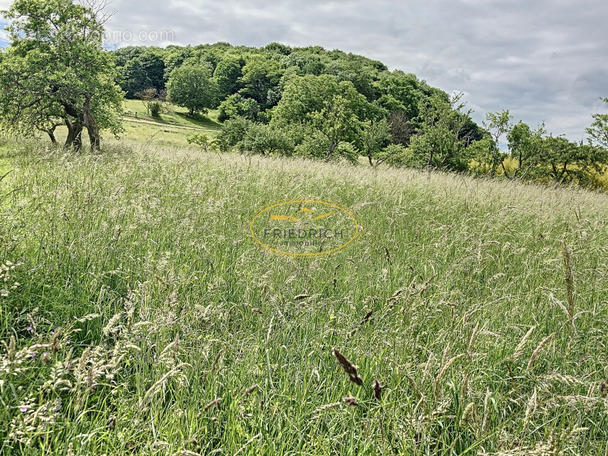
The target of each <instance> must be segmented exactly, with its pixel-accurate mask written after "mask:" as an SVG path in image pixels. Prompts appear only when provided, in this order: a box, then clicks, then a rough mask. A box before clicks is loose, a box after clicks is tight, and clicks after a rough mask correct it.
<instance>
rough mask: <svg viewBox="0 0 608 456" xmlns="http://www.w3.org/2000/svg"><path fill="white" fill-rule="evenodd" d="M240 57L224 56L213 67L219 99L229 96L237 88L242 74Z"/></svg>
mask: <svg viewBox="0 0 608 456" xmlns="http://www.w3.org/2000/svg"><path fill="white" fill-rule="evenodd" d="M242 66H243V62H242V59H241V58H239V57H237V56H234V55H228V56H226V57H224V58H223V59H222V60H220V62H219V63H218V64H217V66H216V67H215V71H214V72H213V77H214V79H215V80H216V82H217V87H218V95H219V98H220V99H224V98H226V97H229V96H230V95H231V94H234V93H235V92H236V91H237V90H238V89H239V78H240V77H241V76H242V71H241V68H242Z"/></svg>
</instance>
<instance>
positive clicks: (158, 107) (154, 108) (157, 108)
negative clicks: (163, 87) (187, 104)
mask: <svg viewBox="0 0 608 456" xmlns="http://www.w3.org/2000/svg"><path fill="white" fill-rule="evenodd" d="M149 109H150V115H151V116H152V117H155V118H160V112H161V111H162V109H163V105H162V103H161V102H160V101H153V102H151V103H150V106H149Z"/></svg>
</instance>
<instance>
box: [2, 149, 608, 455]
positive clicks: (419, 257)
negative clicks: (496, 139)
mask: <svg viewBox="0 0 608 456" xmlns="http://www.w3.org/2000/svg"><path fill="white" fill-rule="evenodd" d="M109 149H112V150H108V151H107V152H106V154H105V155H103V156H91V155H82V156H70V155H64V154H62V153H52V152H51V153H48V152H42V151H41V148H38V147H36V146H32V145H29V144H27V143H25V144H21V145H16V144H13V143H10V144H8V145H5V147H4V149H3V150H2V154H1V155H0V160H4V161H2V162H0V163H10V166H11V168H12V169H14V172H13V173H12V174H11V175H10V177H8V178H7V180H5V181H4V182H2V183H0V191H1V193H2V194H5V193H7V192H9V191H10V190H12V189H17V190H16V191H15V192H14V193H11V194H10V196H8V197H7V198H6V199H5V204H3V206H2V207H3V209H2V212H3V213H2V225H0V238H1V239H2V252H1V253H0V255H1V258H0V260H11V261H13V262H17V261H21V262H22V263H23V265H21V266H19V267H17V268H16V269H15V270H14V271H11V272H10V274H11V279H10V280H9V281H8V282H7V283H9V284H12V283H13V282H14V281H15V280H16V281H18V282H19V283H20V284H21V285H20V286H19V287H18V288H17V289H16V290H14V291H12V290H11V292H10V295H9V296H8V297H4V298H0V300H1V301H0V303H1V306H2V307H1V308H2V313H1V315H0V335H1V337H0V339H2V340H8V339H9V337H10V336H11V335H13V336H14V337H15V340H16V348H15V349H14V350H12V352H11V353H12V354H11V356H10V357H9V356H8V355H3V366H4V367H2V368H0V379H1V380H2V381H3V383H2V386H1V388H2V401H3V404H2V407H0V439H1V440H2V441H4V440H5V439H6V436H7V432H8V433H11V432H12V433H13V434H14V437H13V439H12V440H10V441H9V442H5V443H4V444H0V453H1V452H2V451H6V452H8V451H9V448H14V449H18V448H21V449H22V450H23V453H24V454H41V453H40V451H39V450H27V449H26V448H27V447H26V444H31V445H33V446H35V447H37V448H44V449H46V452H42V453H43V454H58V453H59V454H61V451H63V452H66V451H67V448H66V445H67V444H68V442H69V443H72V444H73V449H74V453H75V454H102V453H106V454H163V455H164V454H167V455H171V454H175V453H177V452H178V451H180V450H189V451H192V452H195V453H199V454H211V453H212V452H213V451H214V450H216V454H235V453H236V452H239V451H240V453H239V454H241V455H245V454H250V455H260V454H319V455H321V454H332V453H333V454H346V455H350V454H352V455H355V454H408V455H409V454H420V455H422V454H467V451H468V452H469V454H476V453H478V454H483V453H484V452H486V453H488V454H496V453H497V452H500V451H503V452H508V454H532V453H527V452H526V451H528V450H526V448H535V449H536V450H538V453H534V454H550V453H549V452H548V451H549V450H547V453H542V452H541V450H542V448H543V447H544V446H546V447H547V448H549V447H555V448H557V449H560V450H563V451H568V453H567V454H574V453H577V452H580V453H581V454H603V452H604V451H606V441H608V422H607V421H608V420H607V415H606V412H607V403H606V400H605V399H603V398H602V396H601V393H600V384H601V383H602V382H603V381H604V379H605V368H606V361H607V360H606V353H607V351H606V328H607V327H608V324H607V319H608V310H607V306H606V304H607V301H608V281H607V279H608V277H607V274H608V260H607V256H606V253H607V250H608V248H607V247H606V246H608V231H607V229H606V219H605V214H606V213H607V211H608V197H606V196H605V195H600V194H594V193H588V192H584V191H579V190H567V189H550V188H544V187H535V186H524V185H518V184H512V183H508V182H491V181H485V180H473V179H469V178H463V177H458V176H454V175H443V174H439V173H437V174H432V175H427V174H423V173H417V172H410V171H391V170H381V171H377V170H370V169H368V168H365V167H350V166H342V165H327V164H322V163H311V162H307V161H297V160H294V161H291V160H272V159H262V158H258V157H253V158H252V157H242V156H234V155H222V156H219V155H216V154H209V155H203V154H200V153H196V152H194V151H192V150H190V151H189V150H183V151H179V150H174V149H168V150H163V149H156V148H154V149H153V150H151V149H150V147H149V146H146V145H140V146H136V147H134V149H133V150H130V149H127V148H125V147H123V146H119V145H114V146H112V147H110V148H109ZM302 196H310V197H316V198H322V199H325V200H329V201H334V202H337V203H341V204H342V205H344V206H348V207H350V208H352V209H353V210H355V211H356V212H357V213H358V215H359V217H360V219H361V221H362V224H363V226H364V233H363V236H362V238H361V240H360V241H359V242H358V243H357V244H356V245H354V246H353V247H351V248H349V249H348V250H346V251H344V252H342V253H339V254H336V255H333V256H329V257H323V258H317V259H309V260H297V259H293V258H287V257H280V256H274V255H270V254H268V253H266V252H263V251H260V249H259V248H258V247H257V246H256V245H255V244H254V243H253V242H251V240H250V239H249V238H248V236H247V234H246V233H245V230H244V226H245V225H246V222H247V221H248V220H249V219H250V217H251V216H252V214H253V213H255V211H256V209H259V208H260V207H263V206H266V205H267V204H269V203H270V202H273V201H277V200H281V199H288V198H298V197H302ZM564 243H565V245H566V246H567V249H568V251H569V252H571V267H572V269H573V274H574V278H573V280H574V311H575V314H576V315H575V316H574V328H572V327H571V325H570V323H569V318H568V316H567V313H568V311H567V308H568V299H567V285H566V282H567V281H566V274H565V266H564V253H563V252H564ZM299 294H306V295H309V297H308V298H303V299H298V300H295V299H294V298H295V297H296V295H299ZM370 311H372V312H373V313H372V317H371V319H370V320H369V321H367V322H365V323H363V324H361V322H362V320H364V317H365V315H366V314H368V312H370ZM119 312H120V317H116V318H115V319H112V316H113V315H117V314H118V313H119ZM89 313H97V314H99V316H98V317H95V318H92V319H91V320H90V321H84V322H78V321H76V320H75V317H82V316H84V315H86V314H89ZM71 326H73V327H74V328H76V329H79V330H81V332H77V333H71V334H69V335H65V334H66V333H68V329H64V332H63V334H62V333H61V332H60V333H59V335H57V332H56V333H55V335H51V333H50V331H52V330H54V331H57V328H58V327H63V328H70V327H71ZM28 327H30V328H31V329H30V330H28V329H27V328H28ZM104 328H105V330H103V331H102V329H104ZM532 328H533V329H532ZM530 331H531V332H530ZM526 333H529V334H528V337H527V338H526V337H525V335H526ZM68 341H69V342H68ZM543 341H545V342H544V343H543ZM49 342H50V344H51V346H50V347H49V346H46V347H42V348H40V347H38V348H36V347H34V348H32V345H33V344H34V343H42V344H45V343H49ZM7 343H8V342H7ZM9 345H10V344H9ZM87 346H91V347H93V346H95V347H97V348H96V349H93V350H90V351H84V353H83V350H84V349H85V347H87ZM518 346H519V348H518ZM70 347H73V348H74V352H73V353H72V355H71V356H72V357H73V358H75V359H76V360H77V361H78V360H79V359H80V361H79V362H77V363H75V364H74V365H72V366H67V367H66V366H65V365H64V366H63V367H61V366H59V367H58V366H57V365H55V363H56V362H57V361H60V360H65V359H66V357H68V353H69V348H70ZM332 347H337V348H338V349H339V350H340V351H341V352H342V353H344V354H345V355H346V356H347V357H348V358H349V359H350V360H351V361H352V362H353V363H355V364H356V365H357V366H358V369H359V373H360V374H361V376H362V378H363V381H364V387H359V386H357V385H356V384H354V383H351V382H349V380H348V376H347V375H346V374H345V373H344V372H342V371H341V370H340V369H339V367H338V366H337V364H336V360H335V359H334V358H333V356H332V353H331V349H332ZM19 348H23V351H22V352H21V353H18V352H17V350H18V349H19ZM53 348H54V349H55V350H53ZM10 351H11V350H10V349H9V352H10ZM45 351H46V352H48V353H49V354H48V355H43V352H45ZM33 352H36V353H37V356H36V357H35V358H33V359H32V358H31V353H33ZM115 355H116V356H118V355H122V356H124V357H123V358H121V361H120V362H118V361H116V360H115ZM20 359H23V361H22V364H18V362H17V361H18V360H20ZM43 360H44V361H46V363H45V362H44V361H43ZM47 363H48V364H47ZM54 365H55V368H54V369H55V370H54V371H51V367H52V366H54ZM7 366H8V367H7ZM95 366H97V367H95ZM23 367H25V368H27V369H28V370H25V371H23V372H20V373H19V375H18V376H10V375H8V374H7V373H6V370H7V369H12V370H14V369H18V368H23ZM104 372H110V373H111V374H112V375H113V377H111V378H106V376H105V374H104ZM64 378H65V379H66V380H69V381H70V386H66V384H64V383H61V382H59V380H61V379H64ZM375 378H377V379H378V380H379V381H380V383H381V384H382V385H383V386H384V390H383V397H382V402H381V403H378V402H377V401H375V400H374V398H373V395H372V392H371V384H372V382H373V380H374V379H375ZM47 381H48V382H49V383H48V385H47V387H46V388H43V386H42V385H43V384H44V383H45V382H47ZM254 385H257V388H255V389H253V390H252V391H247V389H248V388H250V387H252V386H254ZM18 386H21V387H22V388H21V389H20V390H19V389H17V387H18ZM62 388H64V390H62ZM347 396H354V397H355V398H356V399H357V401H358V403H359V405H358V406H356V407H350V406H348V405H346V404H345V403H344V402H343V398H344V397H347ZM58 397H61V399H62V402H61V406H60V407H58V406H57V398H58ZM28 399H31V400H30V401H29V402H28ZM216 399H221V401H220V402H217V404H216V403H214V402H213V401H214V400H216ZM44 406H46V407H47V410H46V411H45V410H43V411H42V412H41V411H40V408H41V407H44ZM9 407H16V408H9ZM19 407H23V410H25V412H23V411H22V410H19ZM53 409H55V411H53V412H49V411H48V410H53ZM36 411H37V412H38V415H36V414H35V412H36ZM47 415H48V416H53V417H54V424H49V425H48V427H47V428H44V426H43V424H42V421H41V418H40V416H42V417H45V416H47ZM28 425H29V426H31V428H30V429H29V430H27V431H26V432H25V434H24V435H20V434H19V432H18V430H19V429H27V426H28ZM3 429H8V431H6V432H5V431H3ZM45 429H46V430H45ZM48 430H52V432H48ZM36 431H38V435H37V436H34V434H35V433H36ZM28 438H30V439H31V441H28ZM20 441H21V443H20ZM2 445H4V446H2ZM181 454H191V453H181ZM551 454H553V453H551Z"/></svg>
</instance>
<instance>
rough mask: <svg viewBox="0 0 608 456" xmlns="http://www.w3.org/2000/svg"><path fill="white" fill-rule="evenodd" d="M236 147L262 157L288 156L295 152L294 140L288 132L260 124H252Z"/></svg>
mask: <svg viewBox="0 0 608 456" xmlns="http://www.w3.org/2000/svg"><path fill="white" fill-rule="evenodd" d="M236 146H237V148H238V149H239V150H242V151H247V152H252V153H256V154H261V155H270V154H280V155H286V156H288V155H292V154H293V150H294V143H293V140H292V138H291V137H290V136H289V134H288V133H287V132H285V131H283V130H281V129H279V128H272V127H270V126H268V125H265V124H259V123H252V124H251V125H250V126H249V128H248V129H247V131H246V133H245V136H244V137H243V139H242V140H241V141H239V142H238V143H237V145H236Z"/></svg>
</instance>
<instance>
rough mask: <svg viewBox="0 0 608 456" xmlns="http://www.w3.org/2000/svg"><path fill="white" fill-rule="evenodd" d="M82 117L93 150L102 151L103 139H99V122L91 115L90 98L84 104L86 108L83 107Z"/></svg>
mask: <svg viewBox="0 0 608 456" xmlns="http://www.w3.org/2000/svg"><path fill="white" fill-rule="evenodd" d="M82 117H83V119H84V124H85V125H86V127H87V132H88V133H89V141H90V142H91V150H93V151H99V150H100V149H101V138H100V137H99V127H98V126H97V122H95V119H94V118H93V115H92V114H91V99H90V98H89V97H87V98H86V100H85V102H84V106H83V107H82Z"/></svg>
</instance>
